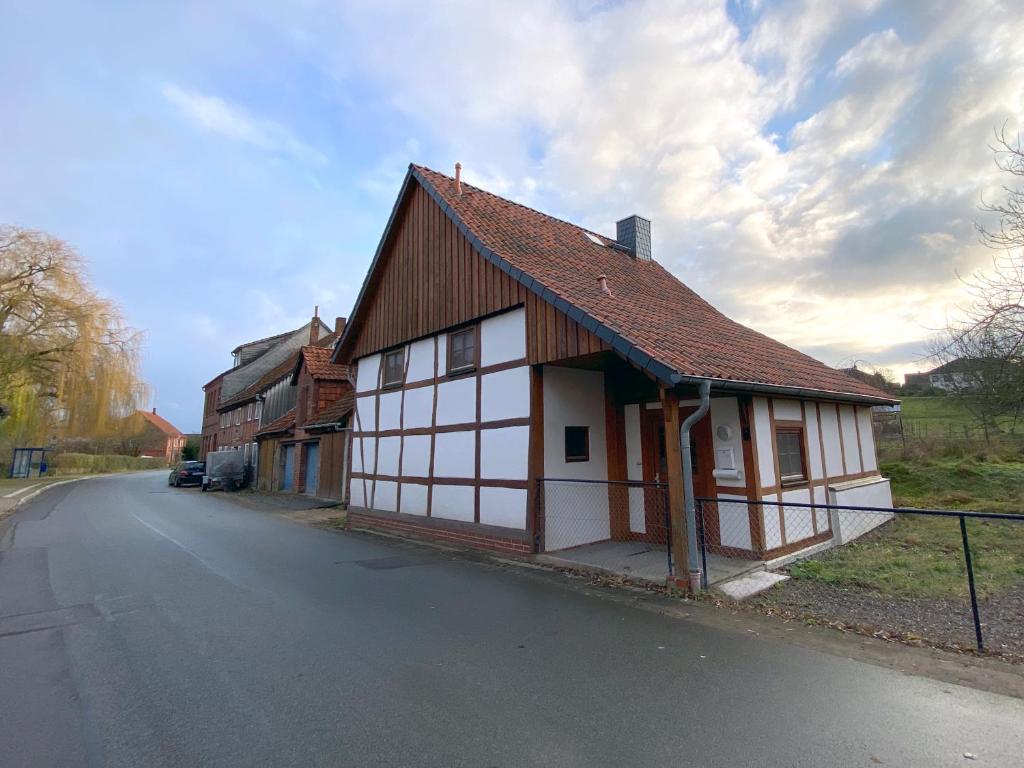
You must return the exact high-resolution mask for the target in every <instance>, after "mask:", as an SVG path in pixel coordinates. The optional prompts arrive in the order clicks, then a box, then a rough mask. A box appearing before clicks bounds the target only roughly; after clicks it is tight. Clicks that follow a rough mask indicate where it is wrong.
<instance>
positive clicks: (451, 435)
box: [434, 431, 476, 477]
mask: <svg viewBox="0 0 1024 768" xmlns="http://www.w3.org/2000/svg"><path fill="white" fill-rule="evenodd" d="M475 475H476V432H471V431H465V432H442V433H440V434H438V435H436V436H435V437H434V477H474V476H475Z"/></svg>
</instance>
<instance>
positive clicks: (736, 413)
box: [711, 397, 749, 536]
mask: <svg viewBox="0 0 1024 768" xmlns="http://www.w3.org/2000/svg"><path fill="white" fill-rule="evenodd" d="M723 425H724V426H727V427H728V428H729V430H730V431H731V432H732V437H730V438H729V439H728V440H722V439H721V438H720V437H719V436H718V428H719V427H720V426H723ZM711 436H712V437H711V439H712V443H713V445H714V449H715V469H716V470H719V475H721V476H716V477H715V482H716V483H717V484H718V485H721V486H726V487H733V488H737V487H743V486H744V484H745V483H746V480H745V477H746V475H745V468H744V466H743V433H742V430H741V429H740V407H739V401H737V399H736V398H735V397H716V398H713V399H712V400H711ZM728 452H731V456H732V464H733V467H735V469H736V472H737V474H738V477H727V476H724V472H725V471H726V467H725V461H724V459H725V455H724V454H726V453H728ZM748 528H749V525H748ZM748 536H749V532H748Z"/></svg>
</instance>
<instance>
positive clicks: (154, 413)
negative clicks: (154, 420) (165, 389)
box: [153, 405, 156, 416]
mask: <svg viewBox="0 0 1024 768" xmlns="http://www.w3.org/2000/svg"><path fill="white" fill-rule="evenodd" d="M153 415H154V416H156V406H155V405H154V406H153Z"/></svg>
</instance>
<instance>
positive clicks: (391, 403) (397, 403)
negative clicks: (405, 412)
mask: <svg viewBox="0 0 1024 768" xmlns="http://www.w3.org/2000/svg"><path fill="white" fill-rule="evenodd" d="M401 415H402V393H401V392H386V393H384V394H382V395H381V396H380V415H379V417H378V418H379V419H380V422H379V424H378V425H377V430H378V431H380V432H383V431H384V430H385V429H400V428H401V426H402V423H401V421H400V417H401Z"/></svg>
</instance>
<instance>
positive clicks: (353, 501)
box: [348, 479, 369, 507]
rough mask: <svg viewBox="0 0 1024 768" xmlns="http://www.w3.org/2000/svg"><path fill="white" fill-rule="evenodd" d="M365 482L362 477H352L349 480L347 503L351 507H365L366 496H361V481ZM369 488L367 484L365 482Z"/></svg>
mask: <svg viewBox="0 0 1024 768" xmlns="http://www.w3.org/2000/svg"><path fill="white" fill-rule="evenodd" d="M364 482H366V481H364V480H362V479H352V480H350V481H349V488H348V493H349V505H350V506H352V507H366V497H365V496H363V483H364ZM366 487H367V489H369V484H367V486H366Z"/></svg>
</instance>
